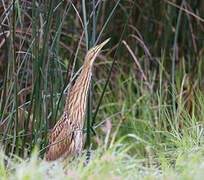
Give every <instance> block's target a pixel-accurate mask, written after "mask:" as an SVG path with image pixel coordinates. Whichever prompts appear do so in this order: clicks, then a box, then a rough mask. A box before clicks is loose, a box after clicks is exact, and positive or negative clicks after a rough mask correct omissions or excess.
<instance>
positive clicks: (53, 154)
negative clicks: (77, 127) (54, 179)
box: [46, 119, 74, 161]
mask: <svg viewBox="0 0 204 180" xmlns="http://www.w3.org/2000/svg"><path fill="white" fill-rule="evenodd" d="M61 120H62V119H60V121H61ZM73 130H74V129H73V128H72V126H70V124H69V123H68V122H67V121H61V122H59V123H57V124H56V125H55V127H54V128H53V130H52V132H51V134H50V137H49V140H48V148H47V150H46V159H47V160H48V161H52V160H56V159H58V158H59V157H61V156H62V155H63V154H64V153H65V152H66V151H69V146H70V144H71V142H72V140H73V136H74V131H73Z"/></svg>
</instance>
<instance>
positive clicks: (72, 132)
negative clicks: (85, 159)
mask: <svg viewBox="0 0 204 180" xmlns="http://www.w3.org/2000/svg"><path fill="white" fill-rule="evenodd" d="M109 40H110V38H109V39H107V40H106V41H104V42H103V43H101V44H99V45H98V46H95V47H92V48H91V49H90V50H89V51H88V52H87V54H86V56H85V60H84V64H83V69H82V71H81V73H80V75H79V77H78V78H77V80H76V82H75V84H74V86H73V88H72V90H71V93H68V95H67V98H66V105H65V109H64V113H63V115H62V116H61V118H60V120H59V121H58V122H57V123H56V125H55V126H54V128H53V129H52V131H51V134H50V137H49V139H48V148H47V150H46V160H47V161H54V160H57V159H66V158H69V157H72V156H73V155H74V154H76V153H80V152H81V150H82V129H83V124H84V118H85V115H86V106H87V98H88V92H89V86H90V80H91V76H92V67H93V63H94V60H95V59H96V56H97V55H98V54H99V52H100V50H101V49H102V48H103V46H104V45H105V44H106V43H107V42H108V41H109Z"/></svg>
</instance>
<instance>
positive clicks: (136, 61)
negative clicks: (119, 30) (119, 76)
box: [122, 40, 152, 90]
mask: <svg viewBox="0 0 204 180" xmlns="http://www.w3.org/2000/svg"><path fill="white" fill-rule="evenodd" d="M122 42H123V44H124V45H125V46H126V48H127V50H128V51H129V53H130V54H131V55H132V57H133V59H134V61H135V63H136V65H137V66H138V68H139V70H140V72H141V73H142V77H143V79H144V80H145V82H146V83H147V85H148V88H149V89H150V90H152V86H151V84H150V83H149V82H148V79H147V77H146V75H145V73H144V71H143V70H142V67H141V66H140V63H139V61H138V60H137V58H136V56H135V55H134V53H133V51H132V50H131V48H130V47H129V45H128V44H127V43H126V41H124V40H123V41H122Z"/></svg>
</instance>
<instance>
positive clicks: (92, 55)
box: [84, 38, 110, 67]
mask: <svg viewBox="0 0 204 180" xmlns="http://www.w3.org/2000/svg"><path fill="white" fill-rule="evenodd" d="M109 40H110V38H108V39H106V40H105V41H104V42H102V43H101V44H99V45H97V46H94V47H92V48H91V49H89V50H88V52H87V54H86V57H85V62H84V65H85V66H88V67H92V65H93V63H94V60H95V59H96V57H97V55H98V54H99V53H100V51H101V49H102V48H103V46H105V45H106V44H107V43H108V41H109Z"/></svg>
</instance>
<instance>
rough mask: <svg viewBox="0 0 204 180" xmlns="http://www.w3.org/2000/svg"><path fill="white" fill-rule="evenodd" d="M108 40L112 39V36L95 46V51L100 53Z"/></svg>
mask: <svg viewBox="0 0 204 180" xmlns="http://www.w3.org/2000/svg"><path fill="white" fill-rule="evenodd" d="M108 41H110V38H108V39H106V40H105V41H104V42H102V43H101V44H99V45H97V46H96V48H95V52H96V53H98V52H99V51H100V50H101V49H102V48H103V46H105V45H106V44H107V43H108Z"/></svg>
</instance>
